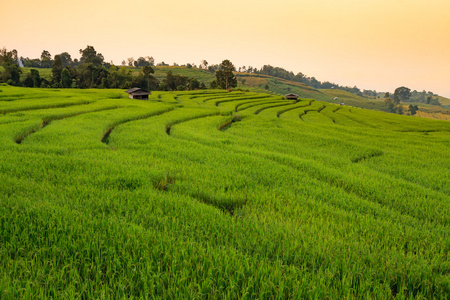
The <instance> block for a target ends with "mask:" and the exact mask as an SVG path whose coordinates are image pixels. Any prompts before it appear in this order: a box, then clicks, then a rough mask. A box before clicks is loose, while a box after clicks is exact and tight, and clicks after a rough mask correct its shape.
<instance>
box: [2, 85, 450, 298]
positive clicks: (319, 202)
mask: <svg viewBox="0 0 450 300" xmlns="http://www.w3.org/2000/svg"><path fill="white" fill-rule="evenodd" d="M127 96H128V95H127V94H126V93H124V91H122V90H71V89H61V90H54V89H31V88H18V87H10V86H0V180H1V182H2V183H1V184H0V299H18V298H20V299H22V298H23V299H42V298H56V299H67V298H75V299H78V298H82V299H92V298H94V299H97V298H100V299H103V298H108V299H109V298H115V299H116V298H159V299H186V298H187V299H204V298H207V299H224V298H225V299H255V298H263V299H266V298H269V299H272V298H277V299H281V298H286V299H291V298H292V299H302V298H308V299H310V298H313V299H343V298H358V299H360V298H362V299H393V298H396V299H413V298H414V299H416V298H417V299H448V297H449V295H450V259H449V257H448V253H449V248H450V213H449V212H450V184H449V182H450V150H449V149H450V147H449V146H450V122H446V121H439V120H430V119H421V118H415V117H408V116H400V115H394V114H387V113H383V112H376V111H369V110H365V109H360V108H354V107H349V106H339V105H335V104H332V103H327V102H321V101H315V100H314V99H298V101H297V100H296V101H293V100H285V99H284V98H282V97H280V96H274V95H269V94H261V93H252V92H248V93H244V92H238V91H236V92H228V91H223V90H204V91H186V92H153V93H152V95H151V96H150V99H149V101H142V100H132V99H128V98H127Z"/></svg>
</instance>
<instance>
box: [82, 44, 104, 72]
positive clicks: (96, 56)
mask: <svg viewBox="0 0 450 300" xmlns="http://www.w3.org/2000/svg"><path fill="white" fill-rule="evenodd" d="M80 54H81V58H80V62H81V63H82V64H89V63H91V64H93V65H94V66H96V67H98V66H101V65H102V64H103V61H104V60H105V58H104V57H103V55H102V54H101V53H97V51H95V49H94V47H93V46H89V45H88V46H86V48H85V49H83V50H82V49H80Z"/></svg>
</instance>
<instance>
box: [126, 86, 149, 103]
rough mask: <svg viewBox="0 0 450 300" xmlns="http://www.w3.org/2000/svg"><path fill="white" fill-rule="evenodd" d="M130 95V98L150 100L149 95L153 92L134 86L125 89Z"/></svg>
mask: <svg viewBox="0 0 450 300" xmlns="http://www.w3.org/2000/svg"><path fill="white" fill-rule="evenodd" d="M125 92H126V93H128V94H129V95H130V99H139V100H148V95H150V94H151V93H150V92H149V91H147V90H144V89H141V88H137V87H135V88H132V89H129V90H126V91H125Z"/></svg>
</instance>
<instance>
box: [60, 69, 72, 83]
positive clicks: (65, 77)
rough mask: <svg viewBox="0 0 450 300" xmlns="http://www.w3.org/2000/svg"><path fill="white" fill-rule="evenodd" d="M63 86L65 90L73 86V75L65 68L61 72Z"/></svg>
mask: <svg viewBox="0 0 450 300" xmlns="http://www.w3.org/2000/svg"><path fill="white" fill-rule="evenodd" d="M61 85H62V87H64V88H70V87H71V86H72V75H70V72H69V70H68V69H67V68H64V70H62V72H61Z"/></svg>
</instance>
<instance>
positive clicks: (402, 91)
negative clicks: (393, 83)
mask: <svg viewBox="0 0 450 300" xmlns="http://www.w3.org/2000/svg"><path fill="white" fill-rule="evenodd" d="M410 97H411V90H410V89H408V88H407V87H404V86H401V87H398V88H396V89H395V91H394V103H395V104H399V103H400V102H407V101H408V100H409V98H410Z"/></svg>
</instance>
